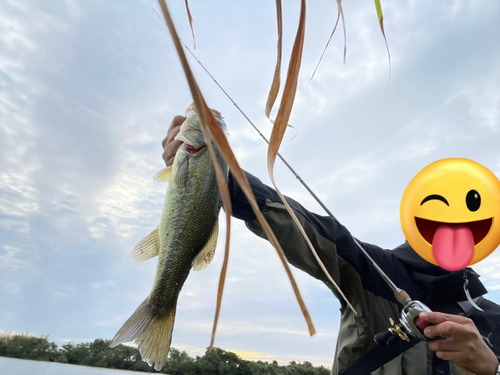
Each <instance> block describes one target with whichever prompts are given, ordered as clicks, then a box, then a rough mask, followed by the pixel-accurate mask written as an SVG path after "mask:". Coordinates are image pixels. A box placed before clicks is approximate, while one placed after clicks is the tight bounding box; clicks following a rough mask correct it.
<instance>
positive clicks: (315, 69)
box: [307, 8, 340, 86]
mask: <svg viewBox="0 0 500 375" xmlns="http://www.w3.org/2000/svg"><path fill="white" fill-rule="evenodd" d="M339 21H340V8H339V10H338V13H337V21H336V22H335V26H334V27H333V31H332V33H331V34H330V37H329V38H328V41H327V42H326V46H325V48H324V49H323V52H322V53H321V57H320V58H319V61H318V64H316V67H315V68H314V71H313V74H311V78H309V82H308V83H307V86H309V84H310V83H311V81H312V80H313V78H314V76H315V75H316V71H317V70H318V68H319V64H321V61H323V57H324V56H325V53H326V50H327V49H328V46H329V45H330V42H331V41H332V37H333V34H335V31H336V30H337V26H338V25H339Z"/></svg>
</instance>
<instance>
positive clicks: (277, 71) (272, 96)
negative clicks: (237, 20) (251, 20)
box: [265, 0, 283, 122]
mask: <svg viewBox="0 0 500 375" xmlns="http://www.w3.org/2000/svg"><path fill="white" fill-rule="evenodd" d="M276 18H277V25H278V46H277V49H278V52H277V57H276V67H275V68H274V77H273V82H272V83H271V89H270V91H269V95H268V97H267V102H266V110H265V112H266V116H267V118H268V119H269V120H271V110H272V109H273V106H274V103H275V102H276V98H277V97H278V92H279V90H280V80H281V78H280V76H281V55H282V50H283V16H282V11H281V0H276ZM271 122H272V120H271Z"/></svg>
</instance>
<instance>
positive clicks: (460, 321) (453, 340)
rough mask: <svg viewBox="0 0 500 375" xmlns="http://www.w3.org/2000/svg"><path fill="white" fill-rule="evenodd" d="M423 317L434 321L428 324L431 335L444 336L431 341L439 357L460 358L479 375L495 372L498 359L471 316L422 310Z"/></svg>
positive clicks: (460, 360) (459, 361) (431, 347)
mask: <svg viewBox="0 0 500 375" xmlns="http://www.w3.org/2000/svg"><path fill="white" fill-rule="evenodd" d="M420 318H422V319H423V320H425V321H427V322H429V323H433V325H431V326H428V327H427V328H425V331H424V334H425V335H426V336H427V337H436V336H443V337H444V339H442V340H434V341H431V342H429V349H431V350H433V351H435V352H436V355H437V356H438V357H439V358H441V359H444V360H447V361H453V362H456V363H458V364H460V365H462V366H465V367H466V368H468V369H470V370H472V371H474V373H475V374H478V375H482V374H484V375H488V374H490V375H493V374H494V373H495V370H496V368H497V366H498V359H497V357H496V356H495V354H494V353H493V351H491V349H490V348H489V347H488V346H487V345H486V343H485V341H484V340H483V338H482V337H481V334H480V333H479V331H478V330H477V328H476V326H475V324H474V322H473V321H472V320H471V319H469V318H466V317H465V316H460V315H451V314H443V313H440V312H430V313H421V314H420Z"/></svg>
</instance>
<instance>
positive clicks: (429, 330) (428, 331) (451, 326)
mask: <svg viewBox="0 0 500 375" xmlns="http://www.w3.org/2000/svg"><path fill="white" fill-rule="evenodd" d="M465 331H466V329H465V326H464V325H462V324H460V323H456V322H450V321H448V322H444V323H439V324H436V325H432V326H428V327H426V328H425V329H424V335H425V336H427V337H439V336H444V337H449V336H453V335H457V334H460V333H463V332H465Z"/></svg>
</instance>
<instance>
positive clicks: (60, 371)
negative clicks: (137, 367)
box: [0, 357, 151, 375]
mask: <svg viewBox="0 0 500 375" xmlns="http://www.w3.org/2000/svg"><path fill="white" fill-rule="evenodd" d="M0 374H1V375H132V374H134V375H138V374H151V373H150V372H138V371H126V370H113V369H109V368H100V367H88V366H77V365H69V364H65V363H56V362H42V361H30V360H27V359H18V358H7V357H0Z"/></svg>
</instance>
